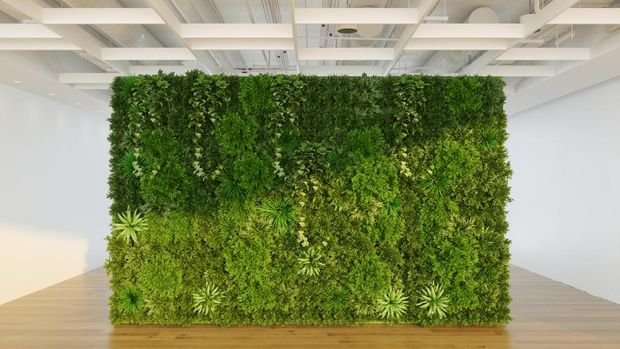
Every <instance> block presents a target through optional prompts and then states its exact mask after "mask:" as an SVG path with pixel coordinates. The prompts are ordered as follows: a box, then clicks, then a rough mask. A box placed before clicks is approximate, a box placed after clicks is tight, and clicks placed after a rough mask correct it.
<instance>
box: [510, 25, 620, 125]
mask: <svg viewBox="0 0 620 349" xmlns="http://www.w3.org/2000/svg"><path fill="white" fill-rule="evenodd" d="M592 52H593V58H592V59H591V60H588V61H582V62H575V63H576V64H575V65H572V66H571V67H570V69H566V70H563V71H559V72H557V73H556V75H555V76H554V77H553V78H551V79H545V80H543V81H535V83H533V84H520V85H519V86H518V87H517V89H516V91H515V93H514V94H513V95H512V96H509V97H508V99H507V100H506V107H505V108H506V112H507V113H508V114H515V113H518V112H520V111H523V110H527V109H529V108H532V107H535V106H537V105H540V104H543V103H546V102H549V101H552V100H554V99H556V98H560V97H562V96H565V95H568V94H570V93H574V92H577V91H579V90H582V89H584V88H588V87H590V86H594V85H596V84H599V83H602V82H604V81H607V80H609V79H612V78H615V77H618V76H620V64H618V62H620V34H617V35H615V36H614V37H611V38H609V39H606V40H604V41H602V42H601V43H599V44H596V45H595V46H594V47H592ZM602 67H603V68H602ZM524 82H527V80H526V81H524Z"/></svg>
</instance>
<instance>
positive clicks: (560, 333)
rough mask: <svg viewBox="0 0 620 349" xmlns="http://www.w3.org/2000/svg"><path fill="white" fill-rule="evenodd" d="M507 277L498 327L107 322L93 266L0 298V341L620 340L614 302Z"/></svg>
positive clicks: (47, 344) (102, 285)
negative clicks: (507, 307) (506, 304)
mask: <svg viewBox="0 0 620 349" xmlns="http://www.w3.org/2000/svg"><path fill="white" fill-rule="evenodd" d="M511 279H512V280H511V281H512V287H511V292H512V297H513V304H512V316H513V319H514V320H513V321H512V323H511V324H510V325H508V326H506V327H494V328H421V327H417V326H385V325H368V326H355V327H280V328H262V327H237V328H219V327H214V326H192V327H162V326H119V327H112V326H111V325H110V324H109V323H108V318H107V317H108V314H107V297H108V295H109V290H108V286H107V280H106V276H105V273H104V271H103V269H98V270H95V271H93V272H90V273H86V274H84V275H81V276H78V277H76V278H73V279H71V280H68V281H65V282H62V283H60V284H58V285H55V286H52V287H50V288H47V289H44V290H41V291H39V292H36V293H34V294H32V295H29V296H26V297H23V298H21V299H18V300H16V301H13V302H10V303H8V304H5V305H2V306H0V348H2V349H22V348H45V349H54V348H62V349H69V348H79V349H83V348H145V349H146V348H149V349H150V348H271V347H279V348H283V349H284V348H336V347H338V348H446V349H448V348H449V349H459V348H499V349H502V348H523V349H526V348H545V349H576V348H584V349H585V348H588V349H611V348H614V349H619V348H620V305H618V304H615V303H611V302H608V301H604V300H602V299H599V298H596V297H593V296H590V295H588V294H586V293H584V292H582V291H579V290H576V289H574V288H571V287H569V286H566V285H563V284H561V283H558V282H555V281H552V280H549V279H547V278H544V277H542V276H540V275H536V274H534V273H531V272H529V271H526V270H524V269H521V268H516V267H513V268H512V278H511Z"/></svg>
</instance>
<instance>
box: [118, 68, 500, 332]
mask: <svg viewBox="0 0 620 349" xmlns="http://www.w3.org/2000/svg"><path fill="white" fill-rule="evenodd" d="M112 90H113V92H114V93H113V96H112V102H111V103H112V107H113V113H112V116H111V118H110V124H111V133H110V136H109V140H110V143H111V162H110V169H111V174H110V179H109V184H110V197H111V199H112V207H111V214H112V216H113V220H114V224H113V229H112V233H111V234H110V235H109V236H108V239H107V240H108V248H109V252H110V258H109V260H108V261H107V264H106V267H107V271H108V274H109V275H110V280H111V287H112V291H113V293H112V296H111V299H110V316H111V320H112V322H113V323H117V324H118V323H158V324H191V323H213V324H220V325H239V324H265V325H272V324H352V323H368V322H377V321H380V322H401V323H414V324H422V325H440V324H443V325H492V324H502V323H506V322H507V321H508V320H509V309H508V305H509V303H510V297H509V294H508V259H509V252H508V244H509V242H508V240H506V237H505V234H506V231H507V223H506V216H505V205H506V203H507V202H508V201H509V188H508V178H509V176H510V168H509V165H508V163H507V154H506V150H505V148H504V142H505V140H506V136H507V135H506V116H505V114H504V111H503V104H504V95H503V82H502V81H501V80H500V79H497V78H492V77H473V76H468V77H449V78H448V77H432V76H400V77H367V76H364V77H314V76H296V75H278V76H269V75H259V76H251V77H236V76H220V75H214V76H208V75H205V74H203V73H201V72H198V71H193V72H189V73H188V74H187V75H185V76H175V75H166V74H159V75H152V76H134V77H122V78H117V79H116V80H115V81H114V83H113V85H112Z"/></svg>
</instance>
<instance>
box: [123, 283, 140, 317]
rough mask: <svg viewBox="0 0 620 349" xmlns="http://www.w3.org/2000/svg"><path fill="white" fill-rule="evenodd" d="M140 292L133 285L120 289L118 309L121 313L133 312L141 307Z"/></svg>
mask: <svg viewBox="0 0 620 349" xmlns="http://www.w3.org/2000/svg"><path fill="white" fill-rule="evenodd" d="M142 299H143V298H142V292H140V290H138V289H135V288H133V287H129V288H126V289H124V290H123V291H121V294H120V297H119V302H118V309H119V310H120V311H121V313H123V314H134V313H136V312H137V311H138V310H140V308H141V307H142Z"/></svg>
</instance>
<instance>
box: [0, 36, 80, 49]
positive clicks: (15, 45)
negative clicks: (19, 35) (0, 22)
mask: <svg viewBox="0 0 620 349" xmlns="http://www.w3.org/2000/svg"><path fill="white" fill-rule="evenodd" d="M0 50H2V51H80V48H79V47H78V46H76V45H75V44H73V43H71V42H69V41H67V40H65V39H0Z"/></svg>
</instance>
